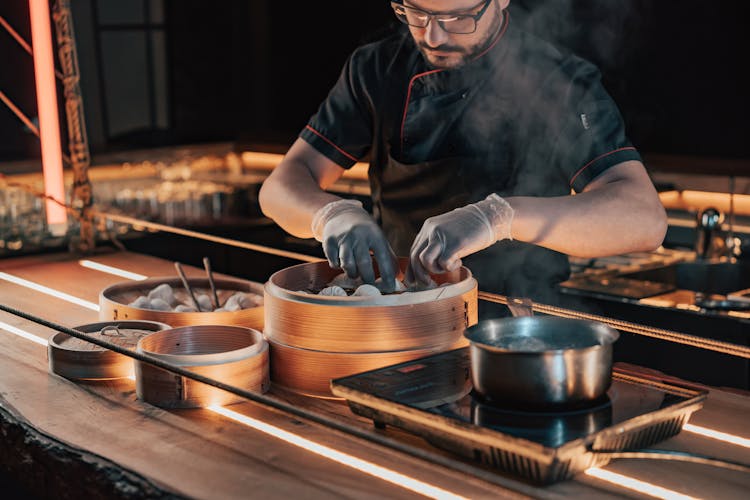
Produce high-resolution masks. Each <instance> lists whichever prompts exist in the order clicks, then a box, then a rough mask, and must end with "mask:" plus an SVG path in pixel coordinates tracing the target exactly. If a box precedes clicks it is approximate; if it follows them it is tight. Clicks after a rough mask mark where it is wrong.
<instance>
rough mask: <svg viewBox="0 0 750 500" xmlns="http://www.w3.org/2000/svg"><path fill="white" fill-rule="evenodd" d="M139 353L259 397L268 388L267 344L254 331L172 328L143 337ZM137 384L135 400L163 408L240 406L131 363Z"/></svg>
mask: <svg viewBox="0 0 750 500" xmlns="http://www.w3.org/2000/svg"><path fill="white" fill-rule="evenodd" d="M137 351H138V352H140V353H143V354H148V355H151V356H154V357H156V358H159V359H160V360H162V361H164V362H167V363H169V364H172V365H175V366H179V367H181V368H184V369H188V370H190V371H193V372H195V373H197V374H200V375H203V376H206V377H210V378H212V379H215V380H218V381H220V382H223V383H225V384H229V385H232V386H235V387H238V388H240V389H245V390H248V391H256V392H260V393H263V392H266V391H267V390H268V388H269V387H270V376H269V356H268V343H267V342H266V341H265V339H264V338H263V335H262V334H261V333H260V332H259V331H257V330H253V329H252V328H243V327H239V326H222V325H198V326H188V327H181V328H174V329H172V330H165V331H163V332H158V333H155V334H152V335H149V336H147V337H144V338H142V339H141V340H140V341H139V342H138V347H137ZM135 381H136V395H137V396H138V398H139V399H142V400H143V401H146V402H148V403H151V404H153V405H156V406H159V407H162V408H200V407H206V406H211V405H227V404H232V403H237V402H241V401H244V399H243V398H241V397H239V396H236V395H234V394H232V393H229V392H226V391H223V390H221V389H218V388H216V387H212V386H209V385H206V384H203V383H201V382H197V381H195V380H192V379H189V378H186V377H183V376H181V375H177V374H174V373H171V372H168V371H166V370H163V369H161V368H157V367H155V366H152V365H149V364H148V363H144V362H142V361H136V363H135Z"/></svg>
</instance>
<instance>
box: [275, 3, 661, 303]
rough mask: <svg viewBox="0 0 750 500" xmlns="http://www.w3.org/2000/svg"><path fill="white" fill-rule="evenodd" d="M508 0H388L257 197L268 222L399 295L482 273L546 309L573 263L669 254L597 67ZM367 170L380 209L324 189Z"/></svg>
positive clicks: (487, 282) (657, 206)
mask: <svg viewBox="0 0 750 500" xmlns="http://www.w3.org/2000/svg"><path fill="white" fill-rule="evenodd" d="M508 3H509V0H481V1H478V0H403V1H400V2H391V7H392V8H393V11H394V13H395V15H396V17H397V18H398V19H399V20H400V21H401V22H402V23H403V24H404V25H405V26H404V29H403V30H401V31H400V32H398V33H396V34H393V35H391V36H389V37H388V38H385V39H383V40H380V41H377V42H375V43H370V44H368V45H364V46H362V47H360V48H358V49H357V50H355V51H354V53H353V54H352V55H351V56H350V58H349V59H348V61H347V62H346V64H345V66H344V68H343V71H342V73H341V76H340V78H339V80H338V81H337V83H336V84H335V86H334V87H333V89H332V90H331V91H330V93H329V95H328V97H327V98H326V100H325V101H324V102H323V103H322V104H321V106H320V108H319V109H318V112H317V113H316V114H315V115H314V116H313V117H312V118H311V119H310V121H309V122H308V124H307V126H306V127H305V128H304V129H303V130H302V132H301V133H300V135H299V138H298V139H297V140H296V141H295V142H294V144H293V145H292V146H291V148H290V149H289V151H288V153H287V154H286V156H285V157H284V159H283V160H282V162H281V163H280V164H279V165H278V166H277V167H276V168H275V169H274V171H273V173H272V174H271V175H270V176H269V177H268V179H267V180H266V181H265V183H264V185H263V187H262V189H261V192H260V203H261V207H262V209H263V212H264V213H265V214H266V215H267V216H269V217H270V218H272V219H273V220H275V221H276V222H277V223H278V224H279V225H280V226H281V227H282V228H284V229H285V230H286V231H288V232H289V233H291V234H293V235H295V236H298V237H303V238H304V237H315V238H316V239H318V240H319V241H321V242H322V244H323V249H324V252H325V255H326V257H327V258H328V261H329V263H330V265H331V266H332V267H334V268H341V269H343V270H344V271H346V273H347V274H348V275H349V276H351V277H357V276H359V277H361V278H363V279H364V280H365V281H366V282H372V281H373V279H374V271H373V266H372V258H371V254H372V256H374V258H375V260H376V261H377V264H378V268H379V271H380V274H381V276H382V277H383V281H384V283H385V284H386V285H385V286H386V287H390V285H389V284H390V283H393V282H394V277H395V275H396V272H397V270H398V269H397V266H396V263H395V261H394V259H395V255H403V256H407V255H408V257H409V266H408V270H407V275H406V280H407V281H408V282H410V283H414V284H428V283H429V282H430V273H443V272H446V271H449V270H453V269H455V268H457V267H458V266H460V265H462V264H463V265H466V266H467V267H469V268H470V269H471V270H472V272H473V274H474V275H475V277H476V278H477V279H478V281H479V287H480V289H482V290H487V291H494V292H497V293H503V294H507V295H513V296H527V297H533V298H536V299H537V300H542V299H545V298H546V297H549V294H550V293H552V291H553V289H554V286H555V284H556V283H558V282H560V281H563V280H565V279H566V278H567V276H568V274H569V265H568V260H567V256H566V255H574V256H579V257H597V256H605V255H614V254H620V253H625V252H634V251H648V250H653V249H655V248H657V247H658V246H659V245H660V244H661V242H662V239H663V237H664V234H665V231H666V215H665V212H664V209H663V207H662V206H661V203H660V202H659V198H658V196H657V193H656V191H655V189H654V187H653V184H652V183H651V180H650V179H649V177H648V175H647V173H646V170H645V168H644V166H643V164H642V162H641V158H640V156H639V154H638V151H637V150H636V148H635V147H633V145H632V144H631V143H630V142H629V141H628V139H627V138H626V136H625V131H624V126H623V121H622V118H621V116H620V113H619V111H618V109H617V107H616V105H615V103H614V102H613V101H612V99H611V98H610V97H609V95H608V94H607V93H606V91H605V90H604V88H603V87H602V84H601V82H600V74H599V72H598V70H597V69H596V68H595V67H594V66H592V65H591V64H590V63H588V62H586V61H584V60H582V59H580V58H579V57H577V56H575V55H573V54H569V53H565V52H563V51H561V50H559V49H557V48H555V47H553V46H551V45H549V44H548V43H546V42H544V41H542V40H540V39H539V38H536V37H534V36H532V35H531V34H528V33H526V32H523V31H522V30H520V29H518V28H517V27H515V26H514V24H513V20H512V19H511V17H510V14H509V13H508V12H507V10H506V8H507V7H508ZM365 158H367V159H369V164H370V167H369V174H368V175H369V180H370V187H371V193H372V194H371V196H372V213H370V212H368V211H367V210H365V208H363V206H362V204H361V203H360V202H359V201H357V200H352V199H342V198H340V197H338V196H336V195H334V194H332V193H329V192H327V191H326V188H328V187H329V186H331V185H332V184H333V183H334V182H335V181H336V180H337V179H339V177H341V175H342V174H343V173H344V171H345V170H346V169H348V168H350V167H351V166H352V165H354V163H355V162H357V161H360V160H362V159H365Z"/></svg>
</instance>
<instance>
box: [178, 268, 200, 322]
mask: <svg viewBox="0 0 750 500" xmlns="http://www.w3.org/2000/svg"><path fill="white" fill-rule="evenodd" d="M174 268H175V269H177V274H179V275H180V279H181V280H182V286H184V287H185V290H187V292H188V295H190V298H191V299H193V305H194V306H195V310H196V311H198V312H201V305H200V304H199V303H198V301H197V300H196V299H195V295H194V294H193V289H192V288H190V284H189V283H188V280H187V278H186V277H185V272H184V271H183V270H182V266H181V265H180V263H179V262H175V263H174Z"/></svg>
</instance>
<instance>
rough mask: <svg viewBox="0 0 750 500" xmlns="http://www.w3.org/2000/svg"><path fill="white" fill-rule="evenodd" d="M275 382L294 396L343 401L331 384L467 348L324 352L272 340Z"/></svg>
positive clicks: (463, 343)
mask: <svg viewBox="0 0 750 500" xmlns="http://www.w3.org/2000/svg"><path fill="white" fill-rule="evenodd" d="M269 344H270V346H271V379H272V380H273V383H274V385H279V386H281V387H283V388H285V389H288V390H291V391H292V392H296V393H300V394H304V395H307V396H313V397H317V398H323V399H341V398H338V397H334V396H333V394H332V393H331V380H332V379H336V378H341V377H346V376H349V375H353V374H355V373H361V372H366V371H369V370H375V369H377V368H382V367H385V366H390V365H395V364H398V363H404V362H406V361H411V360H414V359H419V358H423V357H425V356H429V355H431V354H437V353H439V352H442V351H447V350H450V349H458V348H460V347H466V346H468V345H469V342H468V341H466V340H465V339H459V340H458V341H456V342H455V343H453V344H450V345H446V346H436V347H431V348H426V349H410V350H405V351H393V352H353V353H341V352H324V351H313V350H309V349H301V348H299V347H291V346H288V345H284V344H280V343H278V342H274V341H273V340H269Z"/></svg>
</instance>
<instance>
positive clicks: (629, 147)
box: [570, 146, 635, 187]
mask: <svg viewBox="0 0 750 500" xmlns="http://www.w3.org/2000/svg"><path fill="white" fill-rule="evenodd" d="M629 149H632V150H634V151H635V148H634V147H633V146H628V147H625V148H619V149H615V150H613V151H610V152H609V153H604V154H601V155H599V156H597V157H596V158H594V159H593V160H591V161H590V162H588V163H587V164H585V165H584V166H582V167H581V168H580V170H578V172H576V173H575V175H574V176H573V178H572V179H570V187H573V183H574V182H575V181H576V177H578V176H579V175H581V173H582V172H583V171H584V170H586V169H587V168H589V167H590V166H591V165H593V164H594V163H596V162H598V161H599V160H601V159H602V158H604V157H607V156H609V155H611V154H615V153H619V152H620V151H627V150H629Z"/></svg>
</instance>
